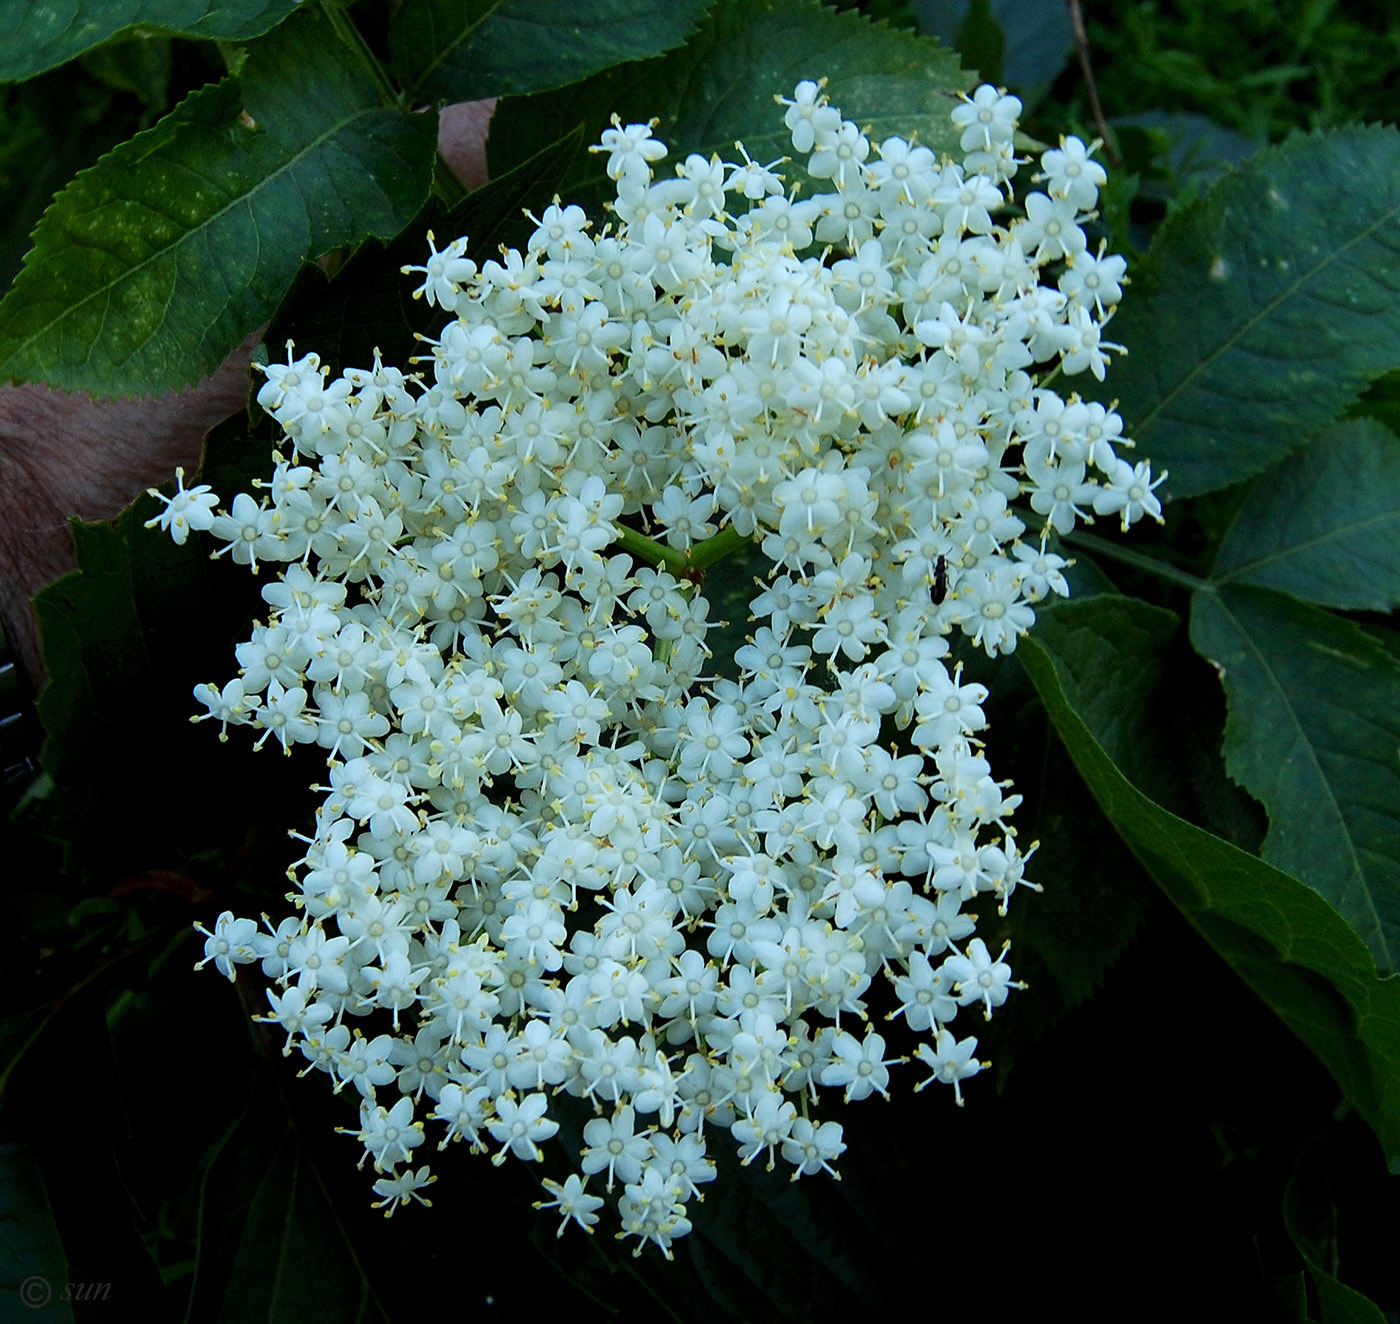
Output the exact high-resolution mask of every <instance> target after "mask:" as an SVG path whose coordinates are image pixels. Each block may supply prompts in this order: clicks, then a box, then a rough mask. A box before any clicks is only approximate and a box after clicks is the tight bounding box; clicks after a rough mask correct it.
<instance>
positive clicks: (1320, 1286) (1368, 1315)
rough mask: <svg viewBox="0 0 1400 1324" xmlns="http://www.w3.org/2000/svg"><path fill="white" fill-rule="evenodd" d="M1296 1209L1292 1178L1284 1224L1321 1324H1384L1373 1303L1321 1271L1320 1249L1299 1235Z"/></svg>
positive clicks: (1297, 1202) (1285, 1198)
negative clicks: (1304, 1269)
mask: <svg viewBox="0 0 1400 1324" xmlns="http://www.w3.org/2000/svg"><path fill="white" fill-rule="evenodd" d="M1299 1206H1300V1197H1299V1194H1298V1179H1297V1177H1294V1178H1293V1180H1292V1181H1290V1182H1289V1183H1288V1189H1287V1190H1286V1191H1285V1192H1284V1196H1283V1222H1284V1226H1285V1227H1286V1228H1287V1229H1288V1235H1289V1236H1290V1237H1291V1238H1292V1239H1293V1244H1294V1245H1295V1246H1296V1247H1297V1248H1298V1253H1299V1254H1300V1255H1301V1256H1302V1257H1303V1263H1304V1264H1306V1265H1307V1266H1308V1275H1309V1277H1311V1279H1312V1282H1313V1287H1314V1289H1316V1291H1317V1299H1318V1304H1319V1305H1320V1307H1321V1311H1320V1313H1321V1317H1322V1318H1321V1324H1386V1322H1385V1315H1384V1314H1383V1313H1382V1312H1381V1310H1380V1309H1379V1308H1378V1307H1377V1305H1376V1304H1375V1302H1374V1301H1372V1300H1371V1299H1370V1298H1369V1297H1367V1296H1363V1295H1362V1294H1361V1293H1360V1292H1358V1291H1356V1290H1355V1289H1354V1288H1351V1287H1348V1286H1347V1285H1346V1284H1345V1283H1344V1282H1342V1281H1341V1280H1340V1279H1339V1278H1337V1277H1335V1276H1334V1275H1332V1274H1330V1273H1328V1272H1327V1270H1326V1269H1324V1268H1323V1267H1322V1264H1321V1263H1320V1261H1321V1260H1322V1258H1323V1256H1322V1253H1321V1251H1322V1248H1321V1247H1319V1246H1317V1245H1316V1244H1315V1243H1314V1242H1313V1240H1312V1239H1311V1238H1310V1237H1308V1236H1306V1235H1304V1233H1303V1232H1302V1230H1301V1227H1300V1224H1301V1218H1300V1212H1301V1210H1300V1207H1299Z"/></svg>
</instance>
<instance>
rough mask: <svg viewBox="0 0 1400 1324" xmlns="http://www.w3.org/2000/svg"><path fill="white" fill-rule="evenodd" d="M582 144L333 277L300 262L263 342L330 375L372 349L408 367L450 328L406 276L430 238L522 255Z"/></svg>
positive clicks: (571, 139) (523, 167)
mask: <svg viewBox="0 0 1400 1324" xmlns="http://www.w3.org/2000/svg"><path fill="white" fill-rule="evenodd" d="M579 146H580V134H579V131H578V130H577V129H575V130H573V131H572V132H571V133H568V134H566V135H565V136H564V137H563V138H561V139H560V140H559V141H558V142H556V143H551V144H550V145H549V146H548V147H546V148H544V149H543V150H542V151H540V152H537V153H536V154H535V155H534V156H532V157H531V158H530V159H529V160H528V161H522V162H521V164H520V165H518V166H516V167H515V169H514V170H510V171H507V172H506V173H505V174H504V175H501V176H499V177H498V178H496V179H493V180H492V181H491V182H490V183H489V184H484V185H482V187H481V188H479V189H474V190H473V191H472V192H471V193H469V194H468V195H467V196H466V198H465V199H463V201H461V202H459V203H458V204H457V205H456V206H455V207H453V208H452V209H451V210H450V211H448V210H447V209H446V208H444V207H443V206H442V205H441V204H440V203H439V202H438V201H437V200H436V199H432V200H430V201H429V203H428V205H427V206H426V207H425V208H424V209H423V211H422V212H421V213H420V214H419V216H418V217H417V218H416V219H415V220H414V221H413V223H412V224H411V225H409V226H408V227H407V228H406V229H405V230H404V232H403V233H402V234H401V235H400V236H399V237H398V238H397V239H395V240H394V241H393V242H392V243H390V244H388V245H387V246H386V245H384V244H380V243H377V242H375V241H373V240H371V241H370V242H369V243H367V244H365V245H363V246H362V247H361V248H360V250H359V251H358V252H357V253H356V254H355V256H354V257H353V258H351V259H350V261H349V262H347V263H346V264H345V266H344V267H342V268H341V269H340V270H339V271H338V272H337V273H336V274H335V276H334V278H331V279H328V278H327V276H326V273H325V272H324V271H323V270H322V269H321V268H320V267H319V266H317V265H316V264H314V263H309V262H308V263H305V264H304V265H303V267H302V270H301V274H300V276H299V277H298V279H297V282H296V284H295V285H294V286H293V288H292V291H291V293H290V294H288V296H287V298H286V299H285V300H284V301H283V304H282V306H281V307H280V308H279V309H278V310H277V316H276V318H275V319H274V320H273V322H272V325H271V326H270V327H269V328H268V332H267V335H266V337H265V343H266V344H267V345H268V346H269V347H271V350H272V352H273V353H275V354H280V353H281V349H282V346H283V345H284V344H285V343H286V341H287V340H288V339H289V338H290V339H293V340H295V341H296V342H297V344H298V345H300V346H301V347H302V352H303V353H304V352H305V351H307V350H315V351H316V352H317V353H318V354H319V355H320V356H321V362H322V363H323V364H325V365H326V366H327V367H329V368H330V369H331V372H332V373H339V372H341V371H343V370H344V369H345V368H348V367H364V366H367V365H368V364H370V363H371V362H372V361H373V358H374V351H375V350H376V349H378V350H379V351H380V352H381V354H382V355H383V358H384V361H385V362H386V363H407V361H408V359H409V358H410V356H411V355H413V354H416V353H417V352H418V351H419V350H420V349H421V345H420V344H419V340H418V337H419V336H423V335H427V336H435V335H437V334H438V332H439V331H440V330H441V329H442V327H443V326H444V325H445V324H446V322H447V315H446V314H445V313H444V312H443V311H442V310H441V309H433V308H429V307H428V306H427V304H426V303H424V302H422V301H421V300H416V299H414V298H413V291H414V289H415V288H417V285H418V284H419V282H420V280H421V277H418V276H412V275H408V276H406V275H404V274H403V271H402V268H403V267H405V266H422V265H423V263H424V262H425V261H426V259H427V257H428V239H427V235H428V232H430V231H431V232H432V233H434V234H435V236H436V240H437V244H438V246H439V248H441V247H443V246H444V245H446V244H447V243H449V242H450V241H451V240H452V239H454V238H456V237H457V236H458V235H466V236H467V237H468V240H469V243H468V245H467V252H468V254H470V255H471V256H472V257H474V258H476V259H477V260H478V261H482V260H484V259H485V258H488V257H495V256H498V255H499V246H500V245H501V244H506V245H509V246H515V245H518V246H521V247H523V246H524V245H525V243H526V242H527V241H528V239H529V236H530V233H531V232H532V231H533V230H534V228H535V225H534V222H533V221H531V220H529V219H528V218H527V217H526V216H525V214H524V213H525V211H526V210H527V209H528V210H532V211H535V212H536V213H538V212H539V211H541V210H543V208H545V207H547V206H548V205H549V200H550V198H551V197H552V196H553V195H554V192H555V190H556V189H557V188H558V185H559V181H560V179H562V178H563V176H564V173H565V171H566V170H567V169H568V168H569V163H570V162H571V161H573V159H574V157H575V156H576V155H577V153H578V149H579ZM220 490H221V491H222V489H220Z"/></svg>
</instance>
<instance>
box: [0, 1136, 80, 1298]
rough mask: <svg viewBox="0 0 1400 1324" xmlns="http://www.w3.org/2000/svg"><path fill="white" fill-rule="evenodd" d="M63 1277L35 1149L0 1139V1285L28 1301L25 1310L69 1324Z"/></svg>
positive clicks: (63, 1264)
mask: <svg viewBox="0 0 1400 1324" xmlns="http://www.w3.org/2000/svg"><path fill="white" fill-rule="evenodd" d="M67 1282H68V1265H67V1261H66V1260H65V1258H64V1254H63V1245H62V1243H61V1242H60V1241H59V1239H58V1228H57V1227H56V1226H55V1225H54V1219H53V1211H52V1210H51V1209H50V1208H49V1198H48V1193H47V1192H46V1191H45V1189H44V1179H43V1177H42V1176H41V1175H40V1172H39V1167H38V1164H36V1163H35V1162H34V1155H33V1154H32V1153H31V1152H30V1149H29V1146H28V1145H25V1144H21V1143H19V1142H17V1141H8V1142H6V1143H5V1144H0V1291H2V1292H4V1294H5V1296H6V1298H7V1299H9V1300H11V1301H18V1302H19V1303H20V1304H21V1305H23V1306H25V1307H27V1310H26V1311H25V1313H26V1314H29V1313H32V1314H33V1315H34V1316H35V1317H36V1318H42V1319H44V1320H64V1321H69V1322H70V1324H71V1321H72V1319H73V1310H72V1308H71V1307H70V1306H69V1304H68V1302H67V1301H66V1300H64V1299H63V1296H62V1292H63V1287H64V1285H65V1284H66V1283H67ZM17 1317H19V1312H15V1314H14V1315H13V1316H12V1318H17Z"/></svg>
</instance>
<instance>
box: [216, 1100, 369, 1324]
mask: <svg viewBox="0 0 1400 1324" xmlns="http://www.w3.org/2000/svg"><path fill="white" fill-rule="evenodd" d="M277 1112H278V1109H277V1105H276V1103H275V1101H272V1100H269V1099H266V1098H262V1097H261V1096H260V1095H255V1101H254V1104H253V1105H252V1106H250V1108H249V1111H248V1113H247V1114H246V1115H245V1116H244V1118H243V1119H242V1121H241V1122H240V1123H239V1124H238V1125H237V1126H236V1127H235V1128H233V1130H232V1131H231V1132H230V1133H229V1134H228V1135H227V1136H226V1137H225V1138H224V1140H223V1142H222V1143H221V1145H220V1148H219V1152H218V1155H217V1156H216V1157H215V1159H214V1161H213V1163H212V1164H211V1165H210V1167H209V1170H208V1172H207V1174H206V1176H205V1180H204V1187H203V1190H202V1191H201V1192H200V1213H199V1225H200V1226H199V1257H198V1263H197V1268H196V1272H195V1283H194V1291H193V1294H192V1296H191V1299H190V1310H189V1316H188V1318H189V1319H191V1320H196V1319H219V1320H227V1321H231V1322H233V1321H240V1322H241V1321H249V1324H251V1321H255V1320H256V1321H260V1324H276V1322H277V1321H288V1322H289V1324H295V1322H299V1321H303V1320H308V1319H325V1320H327V1321H331V1320H336V1321H338V1320H358V1321H363V1322H364V1324H373V1322H374V1321H387V1318H388V1317H387V1315H386V1314H385V1312H384V1309H383V1307H382V1305H381V1304H380V1302H379V1299H378V1298H377V1297H376V1295H375V1293H374V1290H373V1288H372V1287H371V1286H370V1284H369V1281H368V1279H367V1277H366V1276H365V1272H364V1268H363V1267H362V1265H361V1263H360V1260H359V1258H358V1256H357V1255H356V1252H355V1248H354V1245H353V1244H352V1242H351V1240H350V1236H349V1233H348V1232H347V1230H346V1228H345V1226H344V1224H343V1223H342V1221H341V1219H340V1217H339V1216H338V1214H337V1212H336V1208H335V1205H334V1203H333V1202H332V1201H331V1199H330V1198H329V1193H328V1192H327V1191H326V1189H325V1188H324V1186H322V1184H321V1182H320V1179H319V1177H318V1175H317V1172H316V1169H315V1167H314V1166H313V1164H312V1163H311V1161H310V1160H309V1159H308V1158H307V1156H306V1155H305V1153H304V1152H303V1150H302V1148H301V1146H300V1145H299V1144H298V1142H297V1136H296V1133H295V1131H294V1130H293V1129H292V1128H291V1126H290V1125H289V1124H288V1123H287V1120H286V1119H285V1118H284V1117H279V1116H278V1115H277ZM313 1266H314V1272H311V1271H309V1270H310V1269H311V1267H313Z"/></svg>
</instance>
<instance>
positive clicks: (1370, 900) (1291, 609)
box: [1191, 585, 1400, 971]
mask: <svg viewBox="0 0 1400 1324" xmlns="http://www.w3.org/2000/svg"><path fill="white" fill-rule="evenodd" d="M1191 642H1192V643H1193V644H1194V645H1195V646H1196V649H1197V651H1198V652H1200V653H1201V654H1202V655H1203V656H1204V657H1207V658H1210V659H1212V661H1213V662H1214V663H1215V664H1216V665H1217V666H1218V667H1219V668H1220V669H1221V675H1222V679H1223V681H1224V685H1225V695H1226V699H1227V700H1228V702H1229V708H1230V716H1229V720H1228V721H1227V723H1226V726H1225V765H1226V767H1227V768H1228V770H1229V772H1230V775H1231V777H1233V778H1234V779H1235V780H1236V781H1237V782H1239V784H1240V785H1241V786H1244V787H1245V788H1246V789H1247V790H1249V791H1250V792H1251V794H1253V795H1254V796H1255V797H1256V798H1258V799H1259V800H1260V801H1262V802H1263V804H1264V807H1265V809H1267V810H1268V814H1269V832H1268V835H1267V836H1266V837H1265V838H1264V846H1263V852H1262V853H1263V856H1264V858H1265V859H1266V860H1267V861H1268V862H1269V863H1270V864H1273V865H1275V866H1276V867H1278V868H1280V869H1283V870H1286V871H1287V872H1288V873H1291V874H1292V875H1293V876H1294V877H1295V878H1299V879H1301V880H1302V881H1303V882H1305V883H1307V884H1308V886H1309V887H1312V888H1315V889H1316V890H1317V892H1318V893H1320V894H1321V896H1322V897H1323V898H1324V899H1325V900H1326V901H1327V902H1328V903H1329V904H1330V905H1332V906H1334V907H1335V908H1336V910H1337V912H1338V913H1339V914H1340V915H1341V916H1342V918H1343V919H1345V920H1346V922H1347V923H1348V924H1350V925H1351V927H1352V928H1353V929H1354V930H1355V931H1356V932H1357V933H1358V934H1359V935H1360V936H1361V937H1362V939H1364V940H1365V942H1366V945H1367V946H1368V947H1369V948H1370V949H1371V951H1372V953H1373V954H1374V956H1375V958H1376V965H1377V966H1378V968H1380V969H1381V970H1384V971H1393V970H1395V969H1396V968H1397V966H1400V664H1397V663H1396V662H1395V660H1394V659H1393V658H1392V657H1391V656H1390V654H1389V653H1387V652H1386V650H1385V649H1384V648H1382V647H1381V645H1380V644H1378V643H1376V641H1375V640H1373V639H1372V638H1371V637H1370V635H1368V634H1367V633H1366V632H1365V631H1364V630H1362V629H1361V628H1360V627H1359V626H1357V625H1353V624H1352V623H1351V622H1350V621H1345V620H1341V619H1339V618H1338V617H1336V616H1333V615H1332V614H1331V613H1329V612H1325V611H1321V610H1319V609H1318V608H1317V607H1311V606H1308V605H1307V604H1306V603H1302V602H1299V601H1298V600H1297V599H1296V598H1291V597H1288V596H1287V595H1286V594H1282V593H1276V592H1274V591H1273V590H1272V589H1263V588H1252V587H1247V586H1245V585H1239V586H1235V585H1225V586H1223V587H1222V588H1221V589H1220V590H1219V592H1217V593H1198V594H1197V595H1196V597H1195V600H1194V602H1193V605H1192V611H1191Z"/></svg>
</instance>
